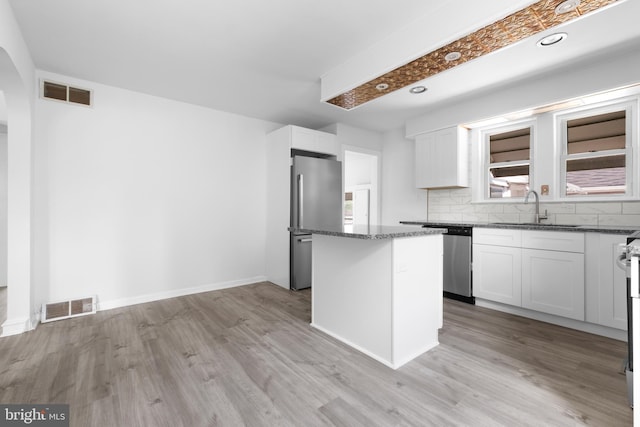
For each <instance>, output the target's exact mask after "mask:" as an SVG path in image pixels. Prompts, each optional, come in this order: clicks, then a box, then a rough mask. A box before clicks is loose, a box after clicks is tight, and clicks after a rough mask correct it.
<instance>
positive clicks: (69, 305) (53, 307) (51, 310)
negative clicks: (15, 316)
mask: <svg viewBox="0 0 640 427" xmlns="http://www.w3.org/2000/svg"><path fill="white" fill-rule="evenodd" d="M95 312H96V297H95V296H91V297H86V298H81V299H74V300H69V301H61V302H52V303H49V304H43V305H42V318H41V319H40V321H41V322H42V323H46V322H52V321H54V320H61V319H68V318H70V317H78V316H85V315H87V314H94V313H95Z"/></svg>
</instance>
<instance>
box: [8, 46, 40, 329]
mask: <svg viewBox="0 0 640 427" xmlns="http://www.w3.org/2000/svg"><path fill="white" fill-rule="evenodd" d="M0 91H2V92H3V93H4V98H5V102H6V116H7V117H6V124H7V284H8V287H7V311H6V320H5V322H4V323H3V324H2V336H7V335H15V334H19V333H22V332H25V331H27V330H29V329H31V328H32V325H33V319H32V313H33V311H34V310H32V309H31V302H32V295H31V291H32V288H31V250H32V249H31V185H32V184H31V149H32V143H31V120H32V111H31V102H30V93H29V91H28V90H27V88H26V86H25V83H24V82H23V80H22V79H21V76H20V73H19V72H18V70H17V69H16V66H15V65H14V63H13V61H12V59H11V57H10V56H9V54H8V53H7V52H6V51H5V50H4V49H1V48H0Z"/></svg>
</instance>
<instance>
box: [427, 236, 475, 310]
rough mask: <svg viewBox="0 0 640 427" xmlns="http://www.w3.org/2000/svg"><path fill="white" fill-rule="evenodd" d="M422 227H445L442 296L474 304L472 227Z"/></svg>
mask: <svg viewBox="0 0 640 427" xmlns="http://www.w3.org/2000/svg"><path fill="white" fill-rule="evenodd" d="M424 227H429V228H433V227H438V228H446V229H447V232H446V233H445V234H443V241H444V243H443V244H444V248H443V277H442V281H443V283H442V285H443V289H444V296H445V297H447V298H451V299H456V300H459V301H464V302H467V303H469V304H475V303H476V299H475V298H474V297H473V287H472V280H471V237H472V233H473V228H472V227H464V226H450V225H440V226H438V225H425V226H424Z"/></svg>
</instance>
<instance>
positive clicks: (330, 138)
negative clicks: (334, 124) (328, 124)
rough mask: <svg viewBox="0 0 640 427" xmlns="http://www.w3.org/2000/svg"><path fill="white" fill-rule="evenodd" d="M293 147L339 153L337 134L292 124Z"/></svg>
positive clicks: (333, 153)
mask: <svg viewBox="0 0 640 427" xmlns="http://www.w3.org/2000/svg"><path fill="white" fill-rule="evenodd" d="M291 148H295V149H298V150H305V151H311V152H314V153H323V154H332V155H334V156H337V155H338V144H337V139H336V136H335V135H333V134H331V133H327V132H321V131H317V130H312V129H305V128H301V127H298V126H291Z"/></svg>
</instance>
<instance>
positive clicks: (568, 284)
mask: <svg viewBox="0 0 640 427" xmlns="http://www.w3.org/2000/svg"><path fill="white" fill-rule="evenodd" d="M479 230H481V231H480V232H479V233H475V231H474V245H473V289H474V291H473V294H474V296H476V297H478V298H483V299H486V300H490V301H495V302H499V303H503V304H509V305H513V306H516V307H524V308H527V309H530V310H535V311H539V312H543V313H548V314H553V315H556V316H563V317H568V318H571V319H576V320H584V318H585V310H584V306H585V299H584V298H585V297H584V295H585V291H584V233H573V232H557V231H538V230H509V229H507V230H505V229H488V228H482V229H479ZM476 237H477V238H476Z"/></svg>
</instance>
